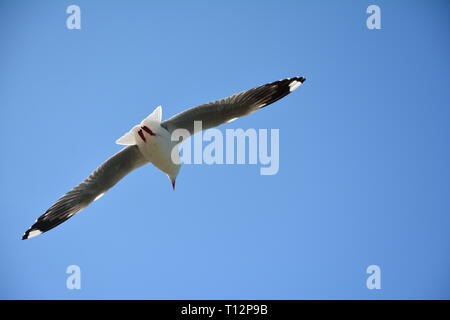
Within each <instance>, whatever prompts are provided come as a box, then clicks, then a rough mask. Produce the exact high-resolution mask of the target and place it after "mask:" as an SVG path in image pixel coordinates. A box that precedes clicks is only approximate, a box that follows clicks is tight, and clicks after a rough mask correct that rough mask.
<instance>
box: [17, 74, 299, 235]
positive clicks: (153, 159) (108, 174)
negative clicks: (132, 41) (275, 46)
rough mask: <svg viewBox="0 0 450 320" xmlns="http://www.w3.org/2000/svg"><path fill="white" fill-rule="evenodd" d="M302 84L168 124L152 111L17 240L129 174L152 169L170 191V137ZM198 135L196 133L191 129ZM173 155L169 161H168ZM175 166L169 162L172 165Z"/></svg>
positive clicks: (213, 106)
mask: <svg viewBox="0 0 450 320" xmlns="http://www.w3.org/2000/svg"><path fill="white" fill-rule="evenodd" d="M305 80H306V79H305V78H304V77H293V78H288V79H284V80H279V81H275V82H272V83H268V84H265V85H262V86H259V87H256V88H253V89H250V90H247V91H242V92H240V93H236V94H234V95H232V96H229V97H227V98H224V99H220V100H217V101H214V102H209V103H206V104H202V105H200V106H197V107H194V108H190V109H187V110H185V111H183V112H181V113H179V114H176V115H175V116H173V117H172V118H170V119H168V120H165V121H161V120H162V108H161V106H159V107H157V108H156V109H155V110H154V111H153V112H152V113H151V114H150V115H149V116H148V117H147V118H145V119H144V120H143V121H142V122H141V123H140V124H139V125H136V126H134V127H133V128H132V129H131V130H130V131H128V132H127V133H126V134H124V135H123V136H122V137H120V138H119V139H118V140H117V141H116V143H117V144H119V145H125V146H126V147H124V148H123V149H122V150H120V151H119V152H118V153H116V154H115V155H113V156H112V157H111V158H109V159H108V160H106V161H105V162H104V163H102V164H101V165H100V166H99V167H98V168H97V169H95V171H94V172H92V173H91V174H90V175H89V176H88V177H87V178H86V179H85V180H84V181H83V182H81V183H80V184H79V185H78V186H76V187H75V188H73V189H72V190H71V191H69V192H67V193H66V194H65V195H63V196H62V197H61V198H59V199H58V201H56V202H55V203H54V204H53V205H52V206H51V207H50V208H49V209H48V210H47V211H46V212H45V213H44V214H43V215H42V216H40V217H39V218H38V219H37V220H36V222H35V223H34V224H33V225H32V226H31V227H30V228H29V229H28V230H27V231H26V232H25V233H24V234H23V236H22V240H25V239H29V238H33V237H35V236H38V235H40V234H42V233H44V232H46V231H48V230H50V229H53V228H54V227H56V226H58V225H60V224H61V223H63V222H64V221H66V220H67V219H69V218H71V217H72V216H74V215H75V214H77V213H78V212H80V211H81V210H83V209H84V208H86V207H87V206H88V205H90V204H91V203H92V202H93V201H95V200H97V199H99V198H100V197H101V196H103V195H104V194H105V192H106V191H108V190H109V189H110V188H112V187H113V186H114V185H115V184H116V183H117V182H119V180H121V179H122V178H123V177H125V176H126V175H127V174H129V173H130V172H131V171H133V170H135V169H137V168H139V167H142V166H143V165H145V164H148V163H152V164H153V165H154V166H155V167H157V168H158V169H160V170H161V171H162V172H164V173H165V174H167V176H168V177H169V179H170V181H171V183H172V188H173V189H175V181H176V178H177V176H178V173H179V171H180V166H181V165H180V164H179V163H180V162H179V158H178V159H177V158H176V157H177V156H179V152H178V144H179V143H180V142H181V141H182V139H179V140H176V141H172V139H171V137H172V133H173V132H174V131H175V130H177V129H185V130H187V131H185V132H187V133H189V135H193V134H195V133H196V132H195V129H197V126H194V121H201V124H202V126H201V129H202V130H206V129H209V128H213V127H216V126H219V125H221V124H223V123H228V122H231V121H234V120H235V119H237V118H239V117H242V116H245V115H248V114H250V113H253V112H255V111H257V110H259V109H262V108H264V107H266V106H268V105H269V104H271V103H274V102H275V101H277V100H279V99H281V98H283V97H285V96H286V95H288V94H289V93H291V92H292V91H294V90H295V89H297V88H298V87H299V86H300V85H301V84H303V82H304V81H305ZM197 130H198V129H197ZM172 155H175V157H174V158H175V159H173V158H172ZM174 160H175V161H174Z"/></svg>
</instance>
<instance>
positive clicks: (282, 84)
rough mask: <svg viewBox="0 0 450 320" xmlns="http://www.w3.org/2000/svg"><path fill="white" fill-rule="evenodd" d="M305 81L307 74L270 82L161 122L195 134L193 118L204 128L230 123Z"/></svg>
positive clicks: (282, 95)
mask: <svg viewBox="0 0 450 320" xmlns="http://www.w3.org/2000/svg"><path fill="white" fill-rule="evenodd" d="M304 81H305V78H304V77H295V78H289V79H284V80H279V81H275V82H272V83H268V84H265V85H263V86H259V87H256V88H253V89H250V90H247V91H243V92H240V93H237V94H235V95H232V96H230V97H228V98H224V99H221V100H217V101H214V102H209V103H206V104H203V105H200V106H197V107H194V108H191V109H188V110H186V111H184V112H181V113H179V114H177V115H175V116H173V117H172V118H170V119H167V120H166V121H164V122H162V123H161V126H163V127H164V128H166V129H167V130H168V131H169V132H170V133H172V132H173V131H174V130H176V129H186V130H188V131H189V133H190V134H191V135H192V134H194V133H196V132H197V131H198V130H194V121H202V130H206V129H209V128H212V127H216V126H218V125H220V124H223V123H226V122H230V121H232V120H234V119H236V118H239V117H242V116H245V115H247V114H250V113H252V112H255V111H256V110H259V109H261V108H263V107H265V106H267V105H269V104H271V103H273V102H275V101H277V100H279V99H281V98H283V97H284V96H286V95H288V94H289V93H291V92H292V91H294V90H295V89H297V88H298V87H299V86H300V85H301V84H302V83H303V82H304Z"/></svg>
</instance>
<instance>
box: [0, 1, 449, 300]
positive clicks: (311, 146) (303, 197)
mask: <svg viewBox="0 0 450 320" xmlns="http://www.w3.org/2000/svg"><path fill="white" fill-rule="evenodd" d="M71 4H76V5H78V6H80V8H81V30H68V29H67V28H66V19H67V17H68V14H66V8H67V7H68V6H69V5H71ZM371 4H377V5H379V6H380V8H381V23H382V29H381V30H369V29H367V27H366V19H367V17H368V14H367V13H366V8H367V7H368V6H369V5H371ZM449 12H450V11H449V3H448V2H447V1H432V2H431V1H395V2H394V1H294V0H289V1H287V0H283V1H272V2H269V1H252V0H249V1H189V2H186V1H170V2H169V1H135V2H133V3H130V2H129V1H114V2H112V1H111V2H109V1H81V0H77V1H39V2H38V1H5V0H2V1H1V2H0V47H1V50H0V70H1V73H0V124H1V125H0V134H1V136H2V142H3V145H2V153H1V155H2V156H1V157H0V174H1V177H2V179H1V182H0V194H1V195H2V196H1V200H2V201H0V212H1V215H2V223H1V226H0V228H1V232H0V252H1V260H0V261H1V262H0V298H3V299H52V298H57V299H103V298H112V299H316V298H321V299H396V298H401V299H419V298H420V299H422V298H424V299H432V298H433V299H443V298H447V299H448V298H450V277H449V275H448V268H449V265H450V241H449V240H450V234H449V231H448V230H449V224H450V215H449V212H450V198H449V191H450V170H449V165H448V164H449V163H450V153H449V151H448V147H449V142H450V141H449V140H450V139H449V138H450V128H449V125H448V120H449V116H450V111H449V107H450V104H449V102H450V91H449V90H448V88H449V77H450V60H449V58H448V57H449V56H450V46H449V41H448V30H449V24H450V22H449V21H450V19H449ZM292 76H305V77H306V78H307V79H308V80H307V81H306V82H305V84H304V85H303V86H302V87H301V88H300V89H299V90H297V91H296V92H295V93H293V94H291V95H289V96H288V97H286V98H284V99H283V100H280V101H279V102H277V103H275V104H274V105H272V106H270V107H267V108H264V109H263V110H261V111H260V112H257V113H254V114H252V115H250V116H248V117H245V118H242V119H239V120H238V121H235V122H233V123H231V124H227V125H225V126H222V127H221V129H226V128H243V129H247V128H256V129H261V128H266V129H271V128H277V129H279V130H280V170H279V172H278V174H276V175H273V176H261V175H260V174H259V166H256V165H206V164H204V165H189V166H185V167H184V168H182V170H181V173H180V175H179V177H178V180H177V190H176V191H175V192H173V191H172V190H171V186H170V182H169V181H168V179H167V177H166V176H165V175H164V174H162V173H161V172H159V171H157V170H156V169H155V168H153V167H152V166H146V167H142V168H140V169H139V170H137V171H134V172H132V173H131V174H130V175H129V176H127V177H126V178H125V179H124V180H122V181H121V182H120V183H119V184H118V185H117V186H116V187H115V188H113V189H111V190H110V191H109V192H108V193H107V194H106V195H105V196H104V197H103V198H102V199H101V200H99V201H96V202H95V203H93V204H92V205H91V206H90V207H88V208H87V209H85V210H84V211H82V212H81V213H80V214H78V215H77V216H75V217H73V218H72V219H70V220H68V221H67V222H65V223H64V224H62V225H60V226H58V227H57V228H55V229H54V230H51V231H49V232H48V233H46V234H44V235H41V236H39V237H36V238H34V239H31V240H27V241H21V240H20V237H21V235H22V233H23V232H24V231H25V230H26V229H27V228H28V227H29V226H30V225H31V224H32V223H33V221H34V220H35V219H36V218H37V217H38V216H40V215H41V214H42V213H43V212H45V210H46V209H47V208H48V207H49V206H50V205H51V204H52V203H53V202H54V201H55V200H56V199H57V198H58V197H59V196H61V195H62V194H63V193H65V192H67V191H69V190H70V189H71V188H72V187H73V186H75V185H77V184H78V183H79V182H81V181H82V180H83V179H84V178H85V177H86V176H87V175H88V174H89V173H90V172H91V171H92V170H94V169H95V168H96V167H97V166H98V165H99V164H100V163H102V162H103V161H104V160H106V159H107V158H108V157H109V156H111V155H112V154H114V153H116V152H117V151H118V150H120V148H121V147H120V146H118V145H116V144H115V143H114V141H115V140H116V139H117V138H119V137H120V136H121V135H122V134H123V133H125V132H126V131H128V130H129V129H130V128H131V127H132V126H133V125H134V124H136V123H138V122H140V121H141V120H142V119H143V118H144V117H145V116H147V115H148V114H149V113H150V112H151V111H152V110H153V109H154V107H156V106H158V105H162V106H163V118H168V117H170V116H172V115H173V114H175V113H177V112H180V111H182V110H184V109H185V108H187V107H191V106H195V105H197V104H200V103H204V102H207V101H211V100H215V99H217V98H222V97H225V96H228V95H230V94H233V93H235V92H238V91H241V90H245V89H249V88H252V87H254V86H257V85H261V84H264V83H267V82H272V81H274V80H278V79H282V78H286V77H292ZM69 265H78V266H79V267H80V268H81V290H68V289H67V288H66V279H67V277H68V274H66V268H67V267H68V266H69ZM369 265H378V266H379V267H380V268H381V286H382V288H381V289H380V290H369V289H367V287H366V279H367V277H368V276H369V275H368V274H367V273H366V268H367V267H368V266H369Z"/></svg>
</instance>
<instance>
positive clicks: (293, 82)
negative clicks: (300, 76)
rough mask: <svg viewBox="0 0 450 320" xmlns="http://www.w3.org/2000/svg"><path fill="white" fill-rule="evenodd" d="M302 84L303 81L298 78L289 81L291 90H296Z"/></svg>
mask: <svg viewBox="0 0 450 320" xmlns="http://www.w3.org/2000/svg"><path fill="white" fill-rule="evenodd" d="M301 84H302V82H301V81H298V80H294V81H292V82H291V83H289V92H292V91H294V90H295V89H297V88H298V87H300V86H301Z"/></svg>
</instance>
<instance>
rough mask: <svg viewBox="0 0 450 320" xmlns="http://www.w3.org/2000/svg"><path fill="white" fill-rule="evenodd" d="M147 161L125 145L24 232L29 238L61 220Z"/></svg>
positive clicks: (134, 147)
mask: <svg viewBox="0 0 450 320" xmlns="http://www.w3.org/2000/svg"><path fill="white" fill-rule="evenodd" d="M146 163H147V160H145V159H144V157H143V156H142V154H141V152H140V151H139V149H138V147H137V146H136V145H133V146H129V147H126V148H124V149H122V150H121V151H119V152H118V153H117V154H115V155H114V156H112V157H111V158H109V159H108V160H106V161H105V162H104V163H103V164H101V165H100V166H99V167H98V168H97V169H96V170H95V171H94V172H93V173H92V174H91V175H89V177H87V178H86V180H84V181H83V182H82V183H80V184H79V185H78V186H76V187H75V188H73V189H72V190H71V191H69V192H68V193H66V194H65V195H63V196H62V197H61V198H60V199H59V200H58V201H56V202H55V203H54V204H53V205H52V206H51V207H50V208H49V209H48V210H47V211H46V212H45V213H44V214H43V215H42V216H40V217H39V218H38V219H37V220H36V222H35V223H34V224H33V225H32V226H31V227H30V228H29V229H28V230H27V231H26V232H25V234H24V235H23V237H22V240H25V239H28V238H32V237H34V236H37V235H39V234H41V233H43V232H46V231H48V230H50V229H52V228H54V227H56V226H57V225H59V224H61V223H63V222H64V221H66V220H67V219H69V218H70V217H72V216H73V215H75V214H76V213H78V212H80V211H81V210H82V209H84V208H86V207H87V206H88V205H89V204H90V203H91V202H92V201H94V200H95V199H97V198H98V197H100V196H101V195H103V194H104V193H105V192H106V191H108V190H109V189H110V188H111V187H113V186H114V185H115V184H116V183H117V182H118V181H119V180H121V179H122V178H123V177H124V176H126V175H127V174H128V173H130V172H131V171H133V170H134V169H136V168H138V167H140V166H142V165H144V164H146Z"/></svg>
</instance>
